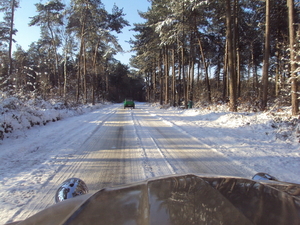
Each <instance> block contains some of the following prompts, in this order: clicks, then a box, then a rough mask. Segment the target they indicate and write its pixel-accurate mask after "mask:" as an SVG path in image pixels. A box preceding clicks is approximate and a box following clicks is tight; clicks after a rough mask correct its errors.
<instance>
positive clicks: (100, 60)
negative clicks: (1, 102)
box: [0, 0, 143, 104]
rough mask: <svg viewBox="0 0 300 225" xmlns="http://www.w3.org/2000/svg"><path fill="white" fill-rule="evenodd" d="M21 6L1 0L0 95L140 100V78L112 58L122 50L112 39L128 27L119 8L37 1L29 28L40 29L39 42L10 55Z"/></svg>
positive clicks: (97, 0) (88, 1) (89, 0)
mask: <svg viewBox="0 0 300 225" xmlns="http://www.w3.org/2000/svg"><path fill="white" fill-rule="evenodd" d="M19 5H20V2H19V0H0V11H1V12H2V13H3V15H4V17H3V21H2V22H0V37H1V38H0V69H1V70H0V76H1V79H0V90H1V91H2V92H6V93H9V94H12V95H15V94H19V95H21V96H27V97H30V96H31V97H42V98H44V99H49V98H61V99H63V100H64V101H65V102H66V103H67V102H80V103H84V104H86V103H93V104H95V103H96V102H98V101H102V100H109V101H116V102H119V101H122V100H123V99H124V98H125V97H133V96H140V99H137V100H143V99H142V98H143V78H142V77H141V76H139V75H138V74H137V73H135V72H133V71H131V70H130V68H129V66H128V65H124V64H122V63H121V62H119V61H118V60H116V59H115V58H114V56H115V55H116V54H117V53H118V52H121V51H123V50H122V47H121V46H120V45H119V43H118V40H117V36H116V35H117V34H118V33H120V32H121V31H122V29H123V28H124V27H125V26H129V23H128V21H127V20H125V18H124V16H125V14H124V13H123V10H122V9H120V8H118V7H117V6H116V5H114V7H113V9H112V12H111V13H109V12H108V11H107V10H106V9H105V6H104V5H103V3H102V2H101V0H70V2H69V4H68V5H65V4H63V3H62V1H61V0H50V1H48V2H46V3H36V4H35V7H36V12H37V13H36V15H32V17H30V23H29V26H38V27H40V38H39V40H38V41H36V42H33V43H32V44H31V45H30V46H29V49H28V50H27V51H25V50H24V49H22V47H21V46H18V45H17V47H16V50H15V51H14V52H12V44H13V42H14V36H15V35H17V30H16V29H15V27H14V14H15V10H16V9H17V8H19ZM24 38H26V37H24Z"/></svg>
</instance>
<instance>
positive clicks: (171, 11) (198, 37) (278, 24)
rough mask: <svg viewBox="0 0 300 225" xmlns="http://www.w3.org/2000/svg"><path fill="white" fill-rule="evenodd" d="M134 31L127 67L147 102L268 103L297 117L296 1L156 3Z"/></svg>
mask: <svg viewBox="0 0 300 225" xmlns="http://www.w3.org/2000/svg"><path fill="white" fill-rule="evenodd" d="M151 3H152V6H151V8H149V10H148V11H147V12H141V13H140V15H141V16H142V17H143V18H144V19H145V23H141V24H135V28H134V30H135V31H136V32H138V34H137V35H136V36H135V40H132V41H131V43H132V45H133V49H134V50H135V51H136V52H137V54H136V56H135V57H134V58H133V59H132V61H131V62H132V65H134V66H135V67H136V68H138V69H139V71H140V72H141V73H143V74H144V76H145V80H146V87H147V100H148V101H153V102H156V101H159V102H160V103H161V104H170V105H172V106H179V105H181V104H183V105H185V108H186V107H187V105H188V102H189V101H193V102H202V103H204V104H210V103H212V102H215V103H216V102H220V103H224V102H229V105H230V109H231V111H237V107H238V105H239V104H240V103H248V104H249V105H250V106H249V107H252V108H255V109H257V110H264V109H266V108H267V106H268V104H267V103H273V104H274V103H275V104H278V105H292V111H293V114H294V115H296V114H297V113H298V110H299V105H298V101H299V99H298V98H299V97H298V96H299V92H298V89H297V85H298V83H299V75H298V74H299V73H298V71H299V70H298V64H297V63H298V61H299V60H298V59H299V56H298V55H299V28H298V25H299V9H300V8H299V7H300V6H299V2H298V1H297V2H295V3H294V1H293V0H288V1H286V0H276V1H270V0H265V1H260V0H254V1H245V0H208V1H203V0H153V1H151Z"/></svg>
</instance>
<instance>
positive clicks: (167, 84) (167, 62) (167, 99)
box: [164, 46, 169, 104]
mask: <svg viewBox="0 0 300 225" xmlns="http://www.w3.org/2000/svg"><path fill="white" fill-rule="evenodd" d="M164 55H165V57H164V58H165V63H164V64H165V66H164V69H165V104H168V103H169V55H168V46H166V47H165V51H164Z"/></svg>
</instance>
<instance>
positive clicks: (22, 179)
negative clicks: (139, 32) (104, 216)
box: [0, 104, 251, 224]
mask: <svg viewBox="0 0 300 225" xmlns="http://www.w3.org/2000/svg"><path fill="white" fill-rule="evenodd" d="M200 130H201V127H199V131H200ZM0 147H1V151H0V157H1V162H2V165H1V167H0V175H1V178H0V187H1V189H0V198H1V203H0V205H1V212H2V213H1V215H0V224H4V223H6V222H11V221H16V220H22V219H25V218H27V217H29V216H30V215H32V214H35V213H37V212H38V211H40V210H42V209H44V208H46V207H48V206H50V205H52V204H54V193H55V191H56V189H57V186H58V185H59V184H60V183H62V182H63V181H64V180H66V179H68V178H71V177H79V178H81V179H83V180H84V181H85V182H86V183H87V185H88V187H89V189H90V192H95V191H96V190H99V189H101V188H104V187H108V186H114V185H120V184H125V183H131V182H134V181H139V180H143V179H147V178H150V177H154V176H161V175H168V174H180V173H197V174H218V175H231V176H244V177H249V176H251V172H249V170H247V169H246V168H245V169H243V167H242V166H241V165H238V164H237V163H236V162H234V161H232V160H231V159H230V158H227V157H225V156H224V155H223V154H221V153H220V152H218V151H216V150H215V149H213V148H212V147H210V146H208V145H206V144H204V143H203V142H202V141H201V139H199V138H197V137H195V136H192V135H191V134H189V133H188V132H187V131H186V130H183V129H182V128H181V127H178V126H176V125H175V124H172V123H170V122H169V121H167V120H163V119H162V118H161V117H159V116H157V115H155V114H153V113H151V111H149V109H148V107H147V106H146V105H144V104H138V105H137V108H136V109H135V110H130V109H123V108H122V105H120V104H119V105H110V106H107V107H105V108H102V109H100V110H97V111H94V112H92V113H88V114H85V115H82V116H76V117H72V118H67V119H65V120H62V121H58V122H55V123H51V124H48V125H47V126H38V127H34V128H33V129H31V130H28V131H27V132H26V135H25V134H24V137H20V138H18V139H14V140H13V141H9V140H5V141H4V142H3V144H2V145H1V146H0ZM5 147H7V148H9V151H5V150H4V149H5Z"/></svg>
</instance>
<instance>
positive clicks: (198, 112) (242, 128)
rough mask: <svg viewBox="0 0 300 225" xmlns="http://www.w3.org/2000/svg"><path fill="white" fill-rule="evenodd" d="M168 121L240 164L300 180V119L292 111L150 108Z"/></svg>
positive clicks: (292, 179) (280, 178)
mask: <svg viewBox="0 0 300 225" xmlns="http://www.w3.org/2000/svg"><path fill="white" fill-rule="evenodd" d="M148 111H149V113H151V114H155V115H156V116H158V117H160V118H161V119H162V120H165V121H166V122H167V123H172V124H173V125H174V126H177V127H178V128H179V129H182V130H184V131H185V132H187V133H188V134H190V135H192V136H194V137H196V138H197V139H199V140H201V141H202V142H203V143H205V144H207V145H209V146H211V147H213V148H214V149H216V150H217V151H218V152H221V153H222V154H224V155H225V156H227V157H230V158H231V159H233V160H234V161H235V162H236V163H237V164H239V165H241V166H242V167H245V168H247V169H249V170H252V171H256V172H266V173H270V174H272V175H273V176H275V177H277V178H278V179H279V180H282V181H287V182H294V183H300V144H299V137H300V133H299V127H300V120H299V119H298V118H296V117H291V116H289V112H288V111H287V110H286V111H282V112H280V113H277V112H272V113H271V112H258V113H246V112H238V113H232V112H228V110H226V109H224V108H223V107H219V108H216V109H215V110H214V111H211V110H209V109H188V110H179V109H176V108H170V109H168V110H165V109H160V107H159V106H153V105H152V108H149V110H148Z"/></svg>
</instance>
